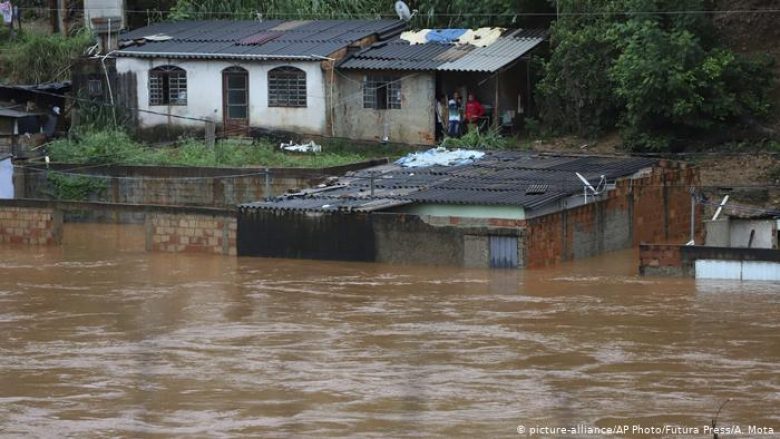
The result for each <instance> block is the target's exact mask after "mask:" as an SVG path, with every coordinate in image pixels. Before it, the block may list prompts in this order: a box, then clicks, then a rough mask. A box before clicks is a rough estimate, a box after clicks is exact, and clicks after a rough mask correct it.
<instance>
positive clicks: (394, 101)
mask: <svg viewBox="0 0 780 439" xmlns="http://www.w3.org/2000/svg"><path fill="white" fill-rule="evenodd" d="M363 108H373V109H376V110H387V109H393V110H400V109H401V78H400V77H399V76H390V75H366V77H365V78H364V79H363Z"/></svg>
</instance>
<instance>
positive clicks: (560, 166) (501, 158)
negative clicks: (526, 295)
mask: <svg viewBox="0 0 780 439" xmlns="http://www.w3.org/2000/svg"><path fill="white" fill-rule="evenodd" d="M656 162H657V160H654V159H648V158H623V157H582V156H552V155H539V154H532V153H527V152H518V151H496V152H488V153H487V154H486V155H485V156H484V157H483V158H481V159H479V160H477V161H475V162H474V163H471V164H469V165H463V166H434V167H430V168H401V167H400V166H397V165H383V166H379V167H374V168H369V169H364V170H360V171H356V172H352V173H349V174H347V175H346V176H344V177H341V178H340V179H339V184H337V185H335V186H331V187H325V188H318V189H313V190H307V191H304V192H302V193H299V194H293V195H288V196H283V197H280V198H276V199H272V200H269V201H265V202H257V203H249V204H246V205H243V206H242V207H245V208H254V209H277V210H278V209H281V210H287V209H290V210H309V211H331V212H336V211H349V212H352V211H366V212H368V211H373V210H382V209H387V208H390V207H395V206H400V205H404V204H408V203H441V204H465V205H504V206H521V207H523V208H525V209H530V210H533V209H537V208H539V207H542V206H545V205H547V204H550V203H553V202H555V201H557V200H560V199H561V198H564V197H568V196H570V195H574V194H579V193H582V190H583V189H582V188H583V185H582V182H581V181H580V180H579V178H578V177H577V176H576V175H575V172H579V173H580V174H582V175H584V176H585V177H586V178H588V179H589V180H590V181H592V182H593V183H594V184H596V183H597V182H598V181H599V180H600V178H601V176H602V175H603V176H604V177H605V178H606V179H608V180H615V179H617V178H620V177H624V176H628V175H632V174H634V173H635V172H637V171H640V170H642V169H645V168H648V167H651V166H653V165H654V164H655V163H656ZM372 180H373V186H374V193H373V196H372V195H371V181H372ZM361 209H362V210H361Z"/></svg>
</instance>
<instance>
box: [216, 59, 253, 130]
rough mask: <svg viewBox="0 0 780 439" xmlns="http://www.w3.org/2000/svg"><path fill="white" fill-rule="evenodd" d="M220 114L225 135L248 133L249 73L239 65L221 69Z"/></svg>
mask: <svg viewBox="0 0 780 439" xmlns="http://www.w3.org/2000/svg"><path fill="white" fill-rule="evenodd" d="M222 114H223V115H224V116H223V129H224V135H225V136H245V135H247V134H248V133H249V73H248V72H247V71H246V70H244V69H242V68H241V67H229V68H227V69H225V70H223V71H222Z"/></svg>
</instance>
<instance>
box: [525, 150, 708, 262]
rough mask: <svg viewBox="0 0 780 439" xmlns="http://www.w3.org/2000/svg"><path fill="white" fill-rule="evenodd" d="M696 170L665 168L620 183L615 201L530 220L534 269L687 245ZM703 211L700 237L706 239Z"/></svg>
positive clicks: (529, 248)
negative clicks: (650, 246)
mask: <svg viewBox="0 0 780 439" xmlns="http://www.w3.org/2000/svg"><path fill="white" fill-rule="evenodd" d="M696 183H698V174H697V172H696V169H695V168H692V167H687V166H683V165H676V164H670V163H666V162H662V163H661V164H660V166H659V167H658V168H655V169H654V170H653V172H652V173H651V174H649V175H647V176H644V177H639V178H636V179H623V180H619V181H618V182H617V184H616V187H615V189H614V190H612V191H610V192H609V198H607V199H606V200H602V201H599V202H596V203H590V204H587V205H584V206H579V207H576V208H572V209H567V210H563V211H561V212H556V213H552V214H549V215H544V216H541V217H537V218H531V219H528V220H526V227H527V228H528V234H527V238H526V254H527V256H528V257H527V259H526V261H527V266H528V267H532V268H533V267H544V266H548V265H553V264H556V263H558V262H561V261H567V260H572V259H577V258H580V257H587V256H593V255H596V254H599V253H601V252H605V251H611V250H618V249H621V248H629V247H631V246H636V245H639V244H640V243H667V242H675V243H684V242H686V241H687V240H688V239H689V235H690V209H691V195H690V190H689V188H690V186H691V185H696ZM702 214H703V210H702V206H700V205H699V206H697V208H696V215H697V216H696V218H697V221H696V223H695V224H696V235H697V239H699V240H701V239H702V233H703V228H702V227H701V215H702Z"/></svg>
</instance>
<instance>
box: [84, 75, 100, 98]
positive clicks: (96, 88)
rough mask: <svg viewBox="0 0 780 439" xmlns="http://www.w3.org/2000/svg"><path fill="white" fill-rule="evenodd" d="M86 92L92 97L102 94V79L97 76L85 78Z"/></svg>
mask: <svg viewBox="0 0 780 439" xmlns="http://www.w3.org/2000/svg"><path fill="white" fill-rule="evenodd" d="M87 92H88V93H89V95H90V96H92V97H98V96H103V81H101V80H100V79H98V78H90V79H89V80H87Z"/></svg>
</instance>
